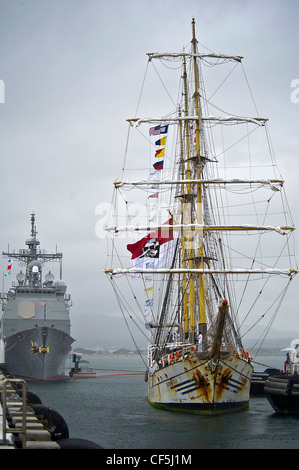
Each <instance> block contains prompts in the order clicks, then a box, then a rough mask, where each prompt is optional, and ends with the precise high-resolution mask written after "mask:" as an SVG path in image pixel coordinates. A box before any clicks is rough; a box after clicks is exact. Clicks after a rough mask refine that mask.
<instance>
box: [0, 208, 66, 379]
mask: <svg viewBox="0 0 299 470" xmlns="http://www.w3.org/2000/svg"><path fill="white" fill-rule="evenodd" d="M25 243H26V245H27V248H25V249H20V250H19V251H18V252H16V251H13V252H3V253H2V255H3V256H4V257H7V258H8V260H9V264H8V267H11V263H12V261H13V260H17V261H18V264H19V265H20V266H24V267H23V269H20V271H19V272H18V273H17V275H16V282H14V281H13V282H12V287H11V288H10V289H9V291H8V292H7V293H2V294H1V302H2V310H3V314H2V320H1V340H2V342H3V343H4V364H5V368H6V369H7V371H8V372H9V373H10V374H12V375H13V376H16V377H24V378H33V379H41V380H43V379H49V378H53V377H58V376H61V375H64V372H65V371H64V367H65V360H66V357H67V355H68V353H69V352H70V350H71V344H72V343H73V341H74V340H73V338H72V337H71V335H70V318H69V308H70V306H71V297H70V294H67V293H66V290H67V286H66V284H65V283H64V282H63V281H62V279H61V275H62V253H47V252H46V251H44V250H41V248H40V242H39V240H38V239H37V231H36V225H35V214H34V213H32V214H31V234H30V237H29V238H28V239H27V240H26V242H25ZM52 262H59V264H60V269H59V271H60V274H59V279H57V280H55V277H54V275H53V273H52V272H51V271H50V270H49V271H48V272H46V273H45V276H44V277H43V272H44V270H45V264H46V263H52Z"/></svg>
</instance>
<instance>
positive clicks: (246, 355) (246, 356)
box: [245, 351, 248, 359]
mask: <svg viewBox="0 0 299 470" xmlns="http://www.w3.org/2000/svg"><path fill="white" fill-rule="evenodd" d="M245 359H248V351H246V352H245Z"/></svg>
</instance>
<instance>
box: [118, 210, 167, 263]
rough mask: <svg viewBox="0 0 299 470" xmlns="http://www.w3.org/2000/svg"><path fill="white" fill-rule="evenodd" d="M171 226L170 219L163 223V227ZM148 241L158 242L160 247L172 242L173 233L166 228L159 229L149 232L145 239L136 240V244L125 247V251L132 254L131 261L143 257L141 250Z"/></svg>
mask: <svg viewBox="0 0 299 470" xmlns="http://www.w3.org/2000/svg"><path fill="white" fill-rule="evenodd" d="M172 224H173V220H172V218H171V219H169V220H168V221H167V222H165V224H164V225H172ZM149 240H155V241H158V242H159V244H160V245H163V243H166V242H169V241H170V240H173V231H172V230H169V229H168V228H165V229H162V228H159V229H158V230H155V231H153V232H150V233H149V234H148V235H146V237H143V238H142V239H141V240H138V242H136V243H132V244H130V245H127V249H128V250H129V251H130V252H131V253H132V256H131V259H135V258H138V257H139V256H142V255H144V253H143V248H144V247H145V245H146V244H147V242H148V241H149Z"/></svg>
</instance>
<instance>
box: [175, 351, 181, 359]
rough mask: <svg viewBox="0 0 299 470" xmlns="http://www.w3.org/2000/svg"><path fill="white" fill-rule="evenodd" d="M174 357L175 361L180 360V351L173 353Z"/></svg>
mask: <svg viewBox="0 0 299 470" xmlns="http://www.w3.org/2000/svg"><path fill="white" fill-rule="evenodd" d="M174 357H175V359H176V360H178V359H179V358H180V351H176V352H175V353H174Z"/></svg>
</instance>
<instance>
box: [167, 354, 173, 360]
mask: <svg viewBox="0 0 299 470" xmlns="http://www.w3.org/2000/svg"><path fill="white" fill-rule="evenodd" d="M168 360H169V362H173V360H174V355H173V354H169V355H168Z"/></svg>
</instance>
